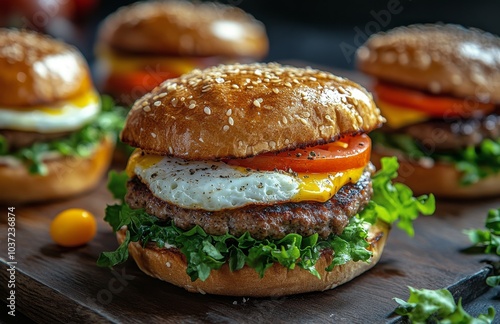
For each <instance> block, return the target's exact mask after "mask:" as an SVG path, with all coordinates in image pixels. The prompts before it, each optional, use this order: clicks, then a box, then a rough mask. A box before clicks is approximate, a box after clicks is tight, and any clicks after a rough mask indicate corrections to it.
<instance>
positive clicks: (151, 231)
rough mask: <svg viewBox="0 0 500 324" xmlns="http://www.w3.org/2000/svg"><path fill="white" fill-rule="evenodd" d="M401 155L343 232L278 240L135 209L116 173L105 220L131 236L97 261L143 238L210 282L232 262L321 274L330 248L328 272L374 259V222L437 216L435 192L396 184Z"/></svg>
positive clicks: (111, 260)
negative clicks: (174, 251)
mask: <svg viewBox="0 0 500 324" xmlns="http://www.w3.org/2000/svg"><path fill="white" fill-rule="evenodd" d="M397 169H398V163H397V160H396V158H384V159H383V160H382V168H381V170H380V171H378V172H377V173H376V174H375V176H374V177H373V181H372V182H373V188H374V192H375V193H374V196H373V199H372V201H370V203H369V205H368V206H367V208H365V209H364V210H363V211H362V212H360V213H359V214H358V215H356V216H354V217H352V218H351V220H350V222H349V224H348V226H346V228H345V229H344V231H343V233H342V234H341V235H333V234H332V235H330V236H329V237H328V238H326V239H322V238H320V237H319V236H318V234H314V235H311V236H308V237H304V236H301V235H299V234H288V235H286V236H285V237H284V238H282V239H279V240H273V239H264V240H258V239H255V238H253V237H252V236H251V235H250V234H249V233H248V232H247V233H245V234H243V235H241V236H239V237H237V236H234V235H230V234H225V235H209V234H207V233H206V232H205V231H204V230H203V229H202V228H201V227H199V226H195V227H194V228H192V229H190V230H187V231H186V230H182V229H180V228H178V227H176V226H175V224H173V223H172V222H165V221H161V220H159V219H157V218H156V217H154V216H151V215H149V214H148V213H146V212H145V211H144V210H143V209H131V208H130V207H129V206H128V205H127V204H126V203H125V202H124V201H123V199H124V196H125V192H126V190H125V187H126V181H127V176H126V175H125V174H124V173H117V172H111V173H110V177H109V183H108V188H109V190H110V191H111V192H112V193H113V196H114V198H116V199H118V200H121V203H119V204H115V205H110V206H108V207H107V208H106V215H105V218H104V219H105V221H107V222H108V223H109V224H110V225H111V227H112V229H113V231H115V232H116V231H118V230H120V229H121V228H122V227H123V226H125V225H126V226H127V230H126V238H125V240H124V241H123V243H122V244H121V245H120V246H119V247H118V248H117V249H116V250H115V251H112V252H103V253H101V255H100V256H99V259H98V260H97V264H98V265H99V266H102V267H112V266H114V265H117V264H119V263H122V262H124V261H126V260H127V259H128V256H129V254H128V249H127V247H128V244H129V243H131V242H140V243H141V244H142V245H143V246H146V245H147V244H149V243H154V244H156V245H157V246H158V247H165V246H172V245H173V246H175V247H176V248H178V249H179V250H180V251H181V252H182V253H183V254H184V255H185V256H186V260H187V264H188V266H187V273H188V275H189V276H190V277H191V280H193V281H194V280H196V279H200V280H206V279H207V278H208V276H209V275H210V272H211V271H212V270H216V269H219V268H220V267H221V266H222V265H224V264H226V263H227V264H228V266H229V268H230V270H231V271H236V270H239V269H241V268H243V267H244V266H245V265H247V266H249V267H251V268H253V269H254V270H255V271H256V272H257V273H258V274H259V275H260V276H261V277H262V276H264V274H265V272H266V270H267V269H269V268H270V267H271V266H272V265H273V264H274V263H279V264H281V265H282V266H284V267H286V268H288V269H294V268H295V267H296V266H298V267H301V268H302V269H305V270H307V271H309V272H310V273H311V274H312V275H314V276H316V277H318V278H319V277H320V275H319V273H318V271H317V269H316V263H317V261H318V259H319V258H320V256H321V252H322V251H324V250H325V249H327V250H332V251H334V253H333V258H332V261H331V264H330V265H329V266H328V267H327V268H326V270H328V271H331V270H332V269H333V268H334V267H335V266H338V265H342V264H345V263H347V262H349V261H356V262H357V261H364V262H369V260H370V258H371V256H372V252H371V251H370V250H369V249H368V247H369V244H368V242H367V241H366V237H367V235H368V230H367V228H368V227H369V224H373V223H375V222H376V221H377V220H382V221H384V222H386V223H388V224H392V223H395V222H397V223H398V227H400V228H402V229H403V230H405V231H406V232H407V233H408V234H409V235H413V233H414V231H413V226H412V221H413V220H414V219H415V218H416V217H417V216H418V214H420V213H422V214H426V215H429V214H432V213H433V212H434V209H435V201H434V196H432V195H430V196H421V197H419V198H414V197H413V195H412V192H411V190H410V189H409V188H407V187H406V186H404V185H402V184H393V183H392V179H394V178H395V177H396V176H397Z"/></svg>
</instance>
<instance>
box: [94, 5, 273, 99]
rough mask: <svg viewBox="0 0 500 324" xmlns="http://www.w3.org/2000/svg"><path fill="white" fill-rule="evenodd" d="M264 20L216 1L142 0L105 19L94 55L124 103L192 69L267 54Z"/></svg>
mask: <svg viewBox="0 0 500 324" xmlns="http://www.w3.org/2000/svg"><path fill="white" fill-rule="evenodd" d="M267 50H268V40H267V36H266V31H265V28H264V26H263V24H262V23H261V22H259V21H257V20H255V19H254V18H253V17H252V16H251V15H249V14H247V13H245V12H244V11H243V10H241V9H239V8H236V7H232V6H227V5H222V4H218V3H191V2H188V1H150V2H139V3H136V4H133V5H130V6H127V7H123V8H121V9H119V10H118V11H117V12H115V13H113V14H111V15H110V16H109V17H107V18H106V20H105V21H104V22H103V23H102V25H101V26H100V28H99V32H98V39H97V45H96V55H97V57H98V68H97V69H96V71H97V73H98V75H99V79H101V80H102V88H103V91H104V92H105V93H109V94H111V95H112V96H114V97H115V99H116V100H118V101H119V102H121V103H124V104H132V103H133V102H134V101H135V99H137V98H139V97H141V96H142V95H144V94H145V93H146V92H149V91H150V90H152V89H153V88H154V87H155V86H157V85H158V84H160V83H161V82H162V81H164V80H165V79H169V78H174V77H178V76H179V75H181V74H183V73H186V72H189V71H191V70H192V69H193V68H204V67H208V66H211V65H215V64H219V63H224V62H235V61H238V62H241V61H254V60H258V59H261V58H263V57H264V56H265V55H266V54H267Z"/></svg>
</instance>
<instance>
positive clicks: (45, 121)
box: [0, 90, 100, 133]
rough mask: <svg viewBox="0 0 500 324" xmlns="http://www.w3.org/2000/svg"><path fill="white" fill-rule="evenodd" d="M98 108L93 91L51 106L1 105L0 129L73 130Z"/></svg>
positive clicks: (80, 125) (98, 104)
mask: <svg viewBox="0 0 500 324" xmlns="http://www.w3.org/2000/svg"><path fill="white" fill-rule="evenodd" d="M99 111H100V102H99V95H98V93H97V92H95V91H93V90H92V91H89V92H87V93H85V94H83V95H80V96H78V97H75V98H72V99H69V100H66V101H63V102H59V103H57V104H55V105H54V106H34V107H29V109H26V108H23V109H20V108H15V107H14V108H12V107H0V129H2V128H4V129H13V130H20V131H31V132H39V133H55V132H65V131H72V130H76V129H79V128H81V127H83V126H84V125H85V124H87V123H89V122H90V121H91V120H92V119H94V118H95V117H96V116H97V114H98V113H99Z"/></svg>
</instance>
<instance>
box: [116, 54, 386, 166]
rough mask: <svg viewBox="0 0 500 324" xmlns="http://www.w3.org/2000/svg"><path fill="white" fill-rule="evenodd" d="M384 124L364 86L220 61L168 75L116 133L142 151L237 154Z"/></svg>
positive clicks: (197, 156)
mask: <svg viewBox="0 0 500 324" xmlns="http://www.w3.org/2000/svg"><path fill="white" fill-rule="evenodd" d="M383 122H384V118H383V117H381V116H380V111H379V110H378V108H377V107H376V106H375V104H374V102H373V100H372V96H371V95H370V94H369V93H368V92H367V91H366V90H365V89H363V88H362V87H361V86H359V85H358V84H356V83H354V82H351V81H349V80H347V79H344V78H340V77H337V76H335V75H332V74H330V73H326V72H322V71H318V70H314V69H310V68H307V69H302V68H294V67H290V66H281V65H279V64H276V63H270V64H237V65H220V66H217V67H212V68H208V69H206V70H195V71H193V72H191V73H188V74H185V75H183V76H181V77H179V78H176V79H171V80H167V81H165V82H164V83H162V84H161V85H160V86H159V87H157V88H155V89H154V90H153V91H152V92H151V93H149V94H147V95H145V96H144V97H143V98H141V99H140V100H138V101H136V103H135V104H134V106H133V108H132V110H131V111H130V113H129V115H128V118H127V122H126V125H125V128H124V129H123V131H122V134H121V138H122V141H124V142H125V143H127V144H130V145H132V146H135V147H139V148H141V149H142V150H144V151H146V152H148V153H155V154H161V155H170V156H173V157H180V158H184V159H191V160H208V159H219V158H227V157H237V158H241V157H247V156H252V155H256V154H260V153H264V152H268V151H281V150H288V149H294V148H296V147H301V146H307V145H317V144H322V143H326V142H331V141H334V140H336V139H338V138H339V137H342V136H344V135H351V134H357V133H364V132H369V131H371V130H373V129H375V128H377V127H379V126H380V125H381V124H382V123H383Z"/></svg>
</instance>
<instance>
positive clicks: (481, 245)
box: [464, 208, 500, 287]
mask: <svg viewBox="0 0 500 324" xmlns="http://www.w3.org/2000/svg"><path fill="white" fill-rule="evenodd" d="M484 227H485V228H484V229H479V228H478V229H471V230H465V231H464V234H466V235H467V236H468V237H469V240H470V241H471V242H472V244H473V247H475V248H478V249H479V251H480V252H482V253H486V254H494V255H497V256H500V208H499V209H491V210H490V211H489V212H488V215H487V217H486V221H485V225H484ZM493 266H494V267H493V268H494V271H495V272H496V274H498V272H499V271H500V269H499V268H500V267H499V265H498V264H495V263H494V264H493ZM486 283H487V284H488V285H490V286H492V287H494V286H498V285H500V276H498V275H493V276H490V277H488V278H486Z"/></svg>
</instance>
